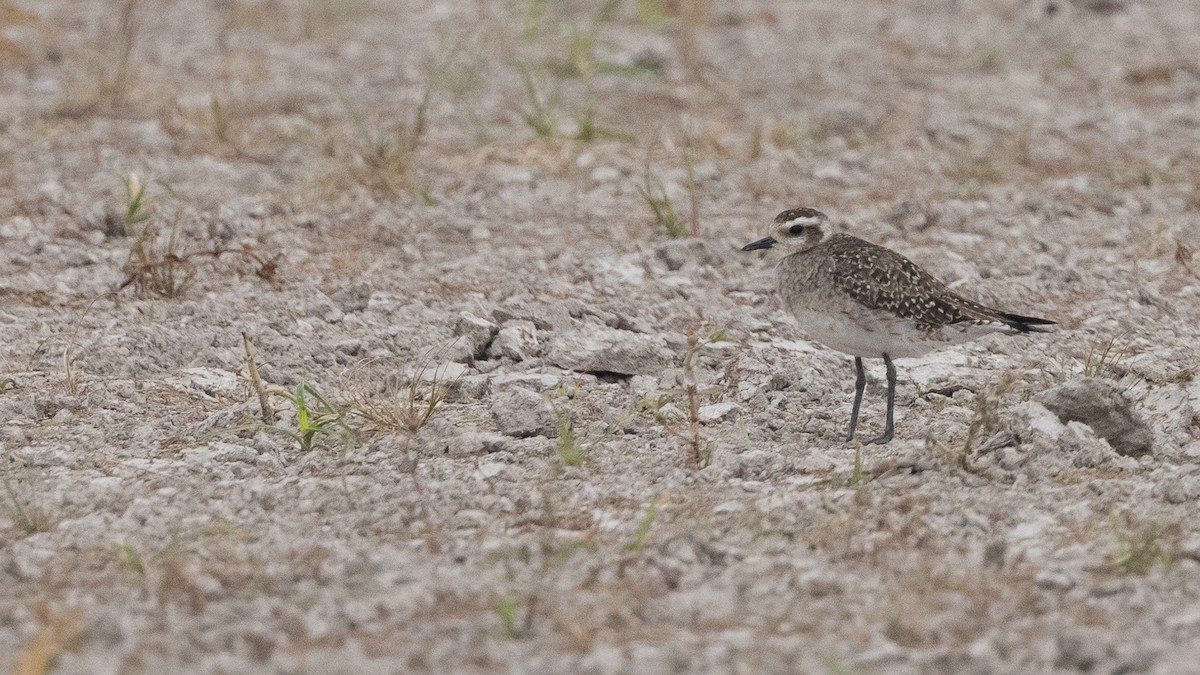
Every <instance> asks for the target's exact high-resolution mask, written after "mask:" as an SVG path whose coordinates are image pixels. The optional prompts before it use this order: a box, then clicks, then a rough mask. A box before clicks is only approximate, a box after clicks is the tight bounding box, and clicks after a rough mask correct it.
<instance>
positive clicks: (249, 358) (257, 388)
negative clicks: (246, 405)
mask: <svg viewBox="0 0 1200 675" xmlns="http://www.w3.org/2000/svg"><path fill="white" fill-rule="evenodd" d="M242 348H243V349H244V350H245V352H246V376H247V377H249V378H250V385H251V386H252V387H254V393H255V394H256V395H257V396H258V411H259V415H260V416H261V417H262V421H263V424H267V425H270V424H274V423H275V408H274V407H273V406H272V405H271V396H270V395H269V394H268V393H267V388H266V387H264V386H263V383H262V376H261V375H260V374H259V372H258V362H257V361H255V359H254V349H253V347H251V345H250V336H249V335H247V334H246V332H245V331H242Z"/></svg>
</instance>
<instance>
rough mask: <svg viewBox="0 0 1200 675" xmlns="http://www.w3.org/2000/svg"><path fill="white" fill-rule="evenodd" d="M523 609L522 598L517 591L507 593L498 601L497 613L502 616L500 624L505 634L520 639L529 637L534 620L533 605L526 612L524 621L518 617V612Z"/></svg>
mask: <svg viewBox="0 0 1200 675" xmlns="http://www.w3.org/2000/svg"><path fill="white" fill-rule="evenodd" d="M520 611H521V599H520V598H518V597H517V594H516V593H506V594H505V595H504V596H503V597H501V598H500V599H499V600H498V601H497V602H496V614H497V615H498V616H499V617H500V625H501V627H503V629H504V635H505V636H506V637H508V638H509V639H512V640H520V639H522V638H524V637H527V636H528V635H529V633H530V631H531V629H532V625H531V624H532V621H533V606H532V602H531V603H530V607H529V608H528V609H527V611H526V613H525V620H524V621H523V622H522V621H520V620H519V619H518V614H519V613H520Z"/></svg>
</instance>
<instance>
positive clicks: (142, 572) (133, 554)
mask: <svg viewBox="0 0 1200 675" xmlns="http://www.w3.org/2000/svg"><path fill="white" fill-rule="evenodd" d="M116 549H117V560H118V561H120V564H121V567H124V568H125V569H127V570H129V571H130V572H133V573H134V574H136V575H138V576H139V577H144V576H146V564H145V562H144V561H143V560H142V556H141V554H140V553H138V551H137V549H136V548H134V547H133V546H132V545H130V544H126V543H120V544H116Z"/></svg>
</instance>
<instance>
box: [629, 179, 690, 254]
mask: <svg viewBox="0 0 1200 675" xmlns="http://www.w3.org/2000/svg"><path fill="white" fill-rule="evenodd" d="M638 193H639V194H641V195H642V200H643V201H645V202H646V206H647V207H649V208H650V213H651V214H652V215H653V216H654V224H655V225H657V226H658V227H659V228H660V229H662V230H663V231H665V232H666V233H667V236H668V237H670V238H672V239H681V238H683V237H686V236H688V234H689V231H688V227H687V224H686V223H684V221H683V219H682V218H680V217H679V216H678V215H676V214H675V204H674V203H673V202H672V201H671V197H670V195H668V194H667V189H666V187H665V186H664V185H663V182H662V180H660V179H658V178H657V177H651V175H650V171H649V169H647V171H646V178H645V181H644V183H643V184H642V185H639V186H638Z"/></svg>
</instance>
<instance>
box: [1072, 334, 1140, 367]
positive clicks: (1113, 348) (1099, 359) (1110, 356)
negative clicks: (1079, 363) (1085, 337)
mask: <svg viewBox="0 0 1200 675" xmlns="http://www.w3.org/2000/svg"><path fill="white" fill-rule="evenodd" d="M1124 337H1125V334H1124V333H1121V334H1118V335H1114V336H1112V337H1110V338H1109V339H1108V340H1101V341H1099V342H1097V343H1094V344H1092V346H1091V347H1090V348H1089V349H1088V355H1087V358H1086V359H1084V362H1083V376H1084V377H1109V378H1114V377H1120V374H1121V373H1120V371H1119V369H1118V367H1119V365H1120V363H1121V361H1122V360H1123V359H1125V358H1126V357H1127V356H1128V355H1129V349H1128V348H1126V347H1121V346H1118V343H1119V342H1120V341H1121V340H1123V339H1124Z"/></svg>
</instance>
